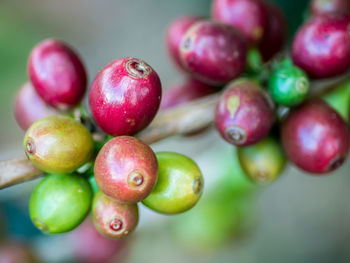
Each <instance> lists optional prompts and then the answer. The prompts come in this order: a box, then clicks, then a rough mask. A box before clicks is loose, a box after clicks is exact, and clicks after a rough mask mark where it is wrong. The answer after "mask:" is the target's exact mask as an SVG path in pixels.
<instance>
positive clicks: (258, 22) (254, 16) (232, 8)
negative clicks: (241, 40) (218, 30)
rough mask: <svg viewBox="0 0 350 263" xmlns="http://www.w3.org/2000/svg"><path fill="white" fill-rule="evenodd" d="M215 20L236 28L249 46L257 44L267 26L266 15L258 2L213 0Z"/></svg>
mask: <svg viewBox="0 0 350 263" xmlns="http://www.w3.org/2000/svg"><path fill="white" fill-rule="evenodd" d="M212 16H213V18H214V19H215V20H217V21H220V22H223V23H226V24H229V25H231V26H234V27H235V28H237V29H238V30H239V31H240V32H241V33H242V34H243V35H244V36H245V38H246V39H247V40H248V42H249V43H250V44H258V43H259V42H260V41H261V39H262V37H263V35H264V33H265V31H266V28H267V26H268V13H267V9H266V6H265V4H264V3H263V2H262V1H260V0H214V2H213V7H212Z"/></svg>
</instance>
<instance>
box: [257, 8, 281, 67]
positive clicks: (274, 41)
mask: <svg viewBox="0 0 350 263" xmlns="http://www.w3.org/2000/svg"><path fill="white" fill-rule="evenodd" d="M267 11H268V14H269V19H268V23H267V27H266V30H265V33H264V36H263V38H262V40H261V43H260V45H259V50H260V52H261V55H262V57H263V59H264V61H268V60H270V59H271V58H272V57H273V56H274V55H276V54H277V53H278V52H279V51H281V49H282V48H283V45H284V44H285V41H286V39H287V38H286V36H287V19H286V17H285V15H284V13H283V11H282V10H281V9H280V8H279V7H278V6H277V5H274V4H268V5H267Z"/></svg>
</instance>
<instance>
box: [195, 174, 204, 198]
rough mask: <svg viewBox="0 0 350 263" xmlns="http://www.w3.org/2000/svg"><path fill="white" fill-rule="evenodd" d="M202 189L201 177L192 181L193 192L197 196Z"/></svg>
mask: <svg viewBox="0 0 350 263" xmlns="http://www.w3.org/2000/svg"><path fill="white" fill-rule="evenodd" d="M202 187H203V181H202V178H201V177H197V178H196V179H194V181H193V192H194V193H195V194H197V195H198V194H199V193H200V192H201V191H202Z"/></svg>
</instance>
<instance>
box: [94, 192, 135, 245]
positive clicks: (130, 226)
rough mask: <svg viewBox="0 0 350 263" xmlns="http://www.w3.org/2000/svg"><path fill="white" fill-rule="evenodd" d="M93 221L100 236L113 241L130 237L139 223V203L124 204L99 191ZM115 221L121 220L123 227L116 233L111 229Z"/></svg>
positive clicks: (96, 196)
mask: <svg viewBox="0 0 350 263" xmlns="http://www.w3.org/2000/svg"><path fill="white" fill-rule="evenodd" d="M92 219H93V222H94V225H95V227H96V229H97V231H98V232H100V234H102V235H104V236H105V237H108V238H112V239H120V238H123V237H126V236H127V235H129V234H130V233H131V232H132V231H134V229H135V228H136V226H137V224H138V221H139V210H138V206H137V203H134V204H122V203H118V202H117V201H115V200H113V199H111V198H109V197H108V196H107V195H105V194H104V193H102V191H98V192H97V193H96V194H95V197H94V201H93V203H92ZM113 220H120V221H121V222H122V227H121V229H120V230H118V231H115V230H113V228H112V227H111V222H112V221H113Z"/></svg>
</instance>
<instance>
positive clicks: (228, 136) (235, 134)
mask: <svg viewBox="0 0 350 263" xmlns="http://www.w3.org/2000/svg"><path fill="white" fill-rule="evenodd" d="M273 108H274V107H273V103H272V100H271V99H270V98H269V96H268V95H267V94H266V93H265V92H264V91H263V90H262V88H261V87H259V85H258V84H256V83H254V82H252V81H249V80H240V81H235V82H232V83H230V84H228V86H227V88H226V90H225V91H224V93H223V94H222V95H221V98H220V101H219V103H218V104H217V106H216V110H215V125H216V128H217V130H218V131H219V132H220V134H221V136H222V137H223V138H224V139H225V140H226V141H228V142H229V143H231V144H233V145H237V146H246V145H251V144H255V143H257V142H259V141H260V140H262V139H264V138H265V137H266V136H267V134H268V133H269V131H270V129H271V126H272V124H273V122H274V109H273Z"/></svg>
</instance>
